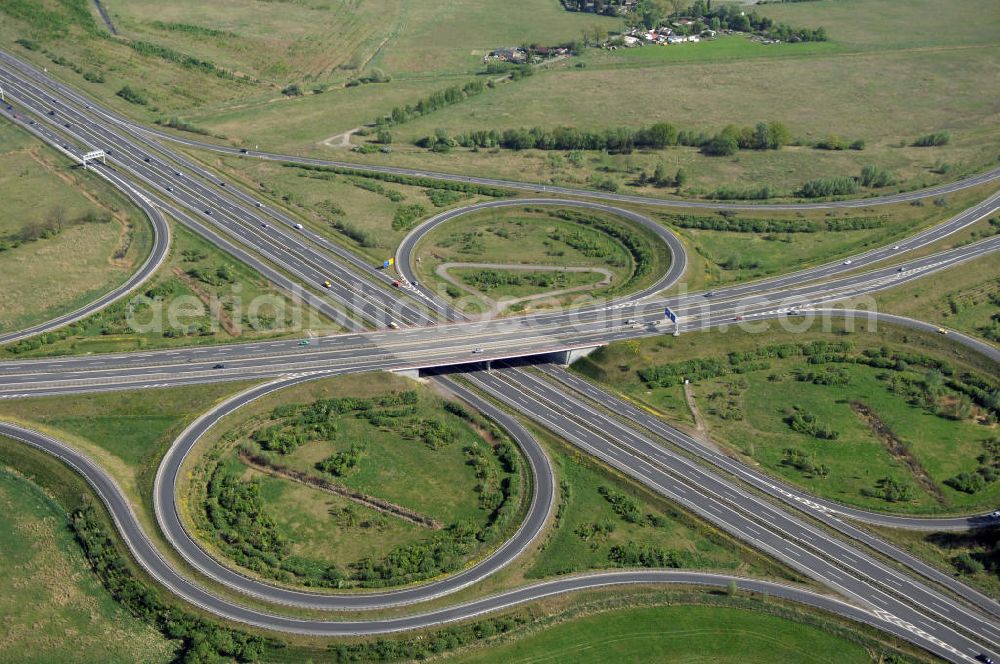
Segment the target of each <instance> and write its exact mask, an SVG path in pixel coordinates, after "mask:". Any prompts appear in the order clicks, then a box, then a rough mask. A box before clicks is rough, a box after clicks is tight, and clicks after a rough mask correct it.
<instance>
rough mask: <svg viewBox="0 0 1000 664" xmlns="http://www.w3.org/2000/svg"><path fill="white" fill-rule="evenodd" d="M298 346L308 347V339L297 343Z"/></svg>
mask: <svg viewBox="0 0 1000 664" xmlns="http://www.w3.org/2000/svg"><path fill="white" fill-rule="evenodd" d="M299 345H300V346H308V345H309V340H308V339H303V340H302V341H300V342H299Z"/></svg>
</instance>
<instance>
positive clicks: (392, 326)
mask: <svg viewBox="0 0 1000 664" xmlns="http://www.w3.org/2000/svg"><path fill="white" fill-rule="evenodd" d="M389 329H390V330H398V329H399V323H397V322H396V321H394V320H391V321H389Z"/></svg>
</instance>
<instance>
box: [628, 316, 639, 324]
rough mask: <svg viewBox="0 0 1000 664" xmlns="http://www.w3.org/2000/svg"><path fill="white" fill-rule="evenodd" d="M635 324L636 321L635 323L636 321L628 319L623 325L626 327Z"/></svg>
mask: <svg viewBox="0 0 1000 664" xmlns="http://www.w3.org/2000/svg"><path fill="white" fill-rule="evenodd" d="M637 322H638V321H637V320H636V319H634V318H629V319H628V320H626V321H625V324H626V325H635V324H636V323H637Z"/></svg>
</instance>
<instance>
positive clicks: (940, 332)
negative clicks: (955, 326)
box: [937, 327, 948, 334]
mask: <svg viewBox="0 0 1000 664" xmlns="http://www.w3.org/2000/svg"><path fill="white" fill-rule="evenodd" d="M937 333H938V334H948V330H946V329H944V328H943V327H939V328H938V329H937Z"/></svg>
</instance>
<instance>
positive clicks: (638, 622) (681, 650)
mask: <svg viewBox="0 0 1000 664" xmlns="http://www.w3.org/2000/svg"><path fill="white" fill-rule="evenodd" d="M567 660H572V661H573V662H578V663H580V664H584V663H591V662H593V663H594V664H600V663H602V662H608V661H614V662H633V663H639V662H653V661H655V662H691V661H712V662H732V663H733V664H737V663H738V664H744V663H757V662H759V663H760V664H765V663H770V662H801V663H802V664H806V663H813V662H815V664H820V663H822V664H848V663H849V662H856V663H857V664H864V663H867V662H871V661H872V655H871V654H870V653H869V652H867V651H866V649H865V648H864V647H863V646H861V645H859V644H855V643H850V642H848V641H846V640H844V639H841V638H838V637H837V636H835V635H833V634H830V633H828V632H826V631H824V630H822V629H820V628H818V627H813V626H808V625H803V624H800V623H796V622H793V621H789V620H783V619H781V618H777V617H774V616H766V615H761V614H758V613H754V612H751V611H745V610H741V609H730V608H722V607H705V606H670V607H642V608H632V609H625V610H621V611H608V612H602V613H598V614H595V615H589V616H585V617H582V618H576V619H573V620H567V621H566V622H563V623H559V624H557V625H555V626H552V627H549V628H547V629H544V630H541V631H538V632H536V633H534V634H531V635H529V636H526V637H524V638H521V639H519V640H517V641H514V642H512V643H506V644H501V645H499V646H496V647H493V648H490V649H489V650H480V651H474V652H472V653H470V654H468V655H465V656H461V655H460V656H459V657H456V658H455V661H456V662H463V663H468V664H472V663H473V662H475V663H485V662H497V661H503V662H511V663H514V662H524V663H527V662H532V663H536V662H558V661H567Z"/></svg>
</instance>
